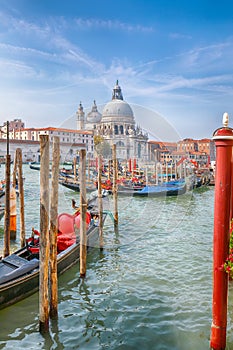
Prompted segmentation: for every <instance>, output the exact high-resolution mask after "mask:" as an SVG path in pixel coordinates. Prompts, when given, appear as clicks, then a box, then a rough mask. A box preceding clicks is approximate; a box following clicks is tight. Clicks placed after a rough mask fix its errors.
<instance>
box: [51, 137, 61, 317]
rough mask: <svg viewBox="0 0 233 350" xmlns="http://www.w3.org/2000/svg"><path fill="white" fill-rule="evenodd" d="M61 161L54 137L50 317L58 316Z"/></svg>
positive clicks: (58, 146)
mask: <svg viewBox="0 0 233 350" xmlns="http://www.w3.org/2000/svg"><path fill="white" fill-rule="evenodd" d="M59 161H60V139H59V137H58V136H54V137H53V161H52V180H51V192H50V198H51V200H50V241H51V248H50V317H51V319H56V318H57V316H58V282H57V231H58V227H57V226H58V222H57V217H58V179H59Z"/></svg>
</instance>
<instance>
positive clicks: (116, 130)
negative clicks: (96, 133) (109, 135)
mask: <svg viewBox="0 0 233 350" xmlns="http://www.w3.org/2000/svg"><path fill="white" fill-rule="evenodd" d="M114 133H115V135H118V125H114Z"/></svg>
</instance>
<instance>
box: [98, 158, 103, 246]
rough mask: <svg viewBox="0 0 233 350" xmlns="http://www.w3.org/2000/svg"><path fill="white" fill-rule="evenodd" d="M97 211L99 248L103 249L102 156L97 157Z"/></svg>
mask: <svg viewBox="0 0 233 350" xmlns="http://www.w3.org/2000/svg"><path fill="white" fill-rule="evenodd" d="M98 211H99V239H100V248H102V247H103V197H102V156H101V155H99V156H98Z"/></svg>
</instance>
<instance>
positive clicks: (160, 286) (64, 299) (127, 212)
mask: <svg viewBox="0 0 233 350" xmlns="http://www.w3.org/2000/svg"><path fill="white" fill-rule="evenodd" d="M23 172H24V176H25V186H24V188H25V216H26V217H25V219H26V230H27V236H29V235H30V230H31V228H32V227H35V228H39V172H37V171H36V170H31V169H30V168H29V165H24V168H23ZM0 175H1V178H3V177H4V167H1V168H0ZM59 191H60V194H59V198H60V199H59V211H67V212H70V213H72V208H71V199H72V198H74V199H76V200H77V202H78V201H79V198H78V194H75V193H74V192H72V191H70V190H68V189H65V188H63V187H61V186H59ZM213 205H214V188H213V187H207V188H204V187H203V188H200V189H196V190H194V191H193V192H189V193H187V194H185V195H181V196H179V197H168V198H166V197H161V198H150V197H149V198H135V197H134V198H133V197H122V198H119V202H118V206H119V230H118V232H114V228H113V224H112V220H111V217H110V215H109V217H108V219H107V220H106V223H105V229H104V240H105V246H104V249H103V250H102V251H100V250H99V249H98V248H95V247H93V249H92V250H90V251H89V252H88V261H87V276H86V278H85V279H80V277H79V265H78V264H77V265H76V266H74V267H73V268H71V269H70V270H69V271H67V272H66V273H65V274H63V275H62V276H60V278H59V317H58V321H56V322H55V321H53V322H51V327H50V332H49V334H48V335H46V336H42V335H41V334H40V333H39V332H38V325H39V321H38V314H39V310H38V293H36V294H34V295H32V296H31V297H29V298H27V299H25V300H23V301H21V302H19V303H17V304H15V305H14V306H11V307H8V308H6V309H3V310H0V349H16V348H17V349H43V350H47V349H82V350H87V349H95V350H103V349H111V350H139V349H140V350H141V349H143V350H197V349H198V350H207V349H209V340H210V327H211V321H212V311H211V307H212V239H213ZM108 209H109V210H110V211H111V210H112V199H111V198H110V199H109V208H108ZM18 226H19V222H18ZM3 227H4V221H3V220H2V221H1V222H0V248H1V249H2V247H3V241H2V240H3ZM18 243H19V237H17V241H16V242H15V243H14V244H13V246H12V248H13V249H14V248H15V247H16V246H17V245H18ZM232 307H233V287H232V286H231V285H230V288H229V311H228V332H227V349H228V350H229V349H233V311H232Z"/></svg>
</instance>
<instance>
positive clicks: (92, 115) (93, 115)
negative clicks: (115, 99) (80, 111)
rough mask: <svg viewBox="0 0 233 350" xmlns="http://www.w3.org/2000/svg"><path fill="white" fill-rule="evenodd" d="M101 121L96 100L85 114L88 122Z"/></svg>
mask: <svg viewBox="0 0 233 350" xmlns="http://www.w3.org/2000/svg"><path fill="white" fill-rule="evenodd" d="M100 121H101V114H100V113H99V112H98V110H97V106H96V102H95V101H94V104H93V106H92V110H91V112H89V113H88V114H87V122H88V123H99V122H100Z"/></svg>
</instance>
